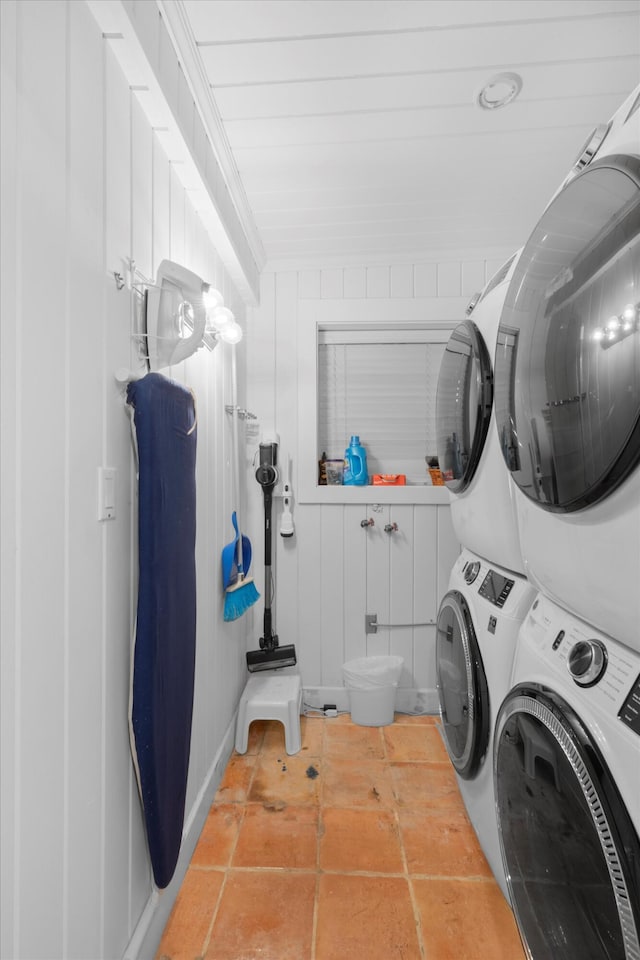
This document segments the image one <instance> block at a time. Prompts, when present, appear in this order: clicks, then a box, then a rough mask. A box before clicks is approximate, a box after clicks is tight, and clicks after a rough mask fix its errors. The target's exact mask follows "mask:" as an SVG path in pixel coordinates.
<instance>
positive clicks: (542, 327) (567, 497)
mask: <svg viewBox="0 0 640 960" xmlns="http://www.w3.org/2000/svg"><path fill="white" fill-rule="evenodd" d="M494 375H495V380H494V389H495V404H496V422H497V427H498V435H499V438H500V444H501V448H502V453H503V456H504V458H505V461H506V463H507V466H508V467H509V469H510V470H511V472H512V474H513V478H514V480H515V481H516V483H517V484H518V486H519V487H520V489H521V490H522V491H523V493H525V494H526V496H528V497H529V498H530V499H532V500H534V501H536V502H538V503H539V504H540V505H541V506H543V507H545V508H546V509H549V510H555V511H564V512H570V511H573V510H579V509H582V508H583V507H586V506H588V505H589V504H593V503H597V502H598V501H599V500H602V499H603V498H604V497H606V496H608V495H609V494H610V493H611V492H612V491H613V490H614V489H615V488H616V487H617V486H618V485H619V484H620V483H621V482H622V481H623V480H624V479H625V478H626V477H627V476H628V475H629V473H630V472H631V470H632V469H633V468H634V467H635V466H636V464H637V463H638V462H639V461H640V158H638V157H632V156H622V157H616V156H613V157H607V158H606V159H603V160H601V161H596V162H594V163H592V164H590V165H589V166H588V167H586V168H585V170H584V171H583V172H582V173H581V174H579V175H578V176H577V177H576V178H575V179H574V180H572V181H571V182H570V183H568V184H567V186H566V187H565V188H564V189H563V190H562V191H561V192H560V193H559V194H558V195H557V196H556V197H555V199H554V200H553V201H552V203H551V204H550V205H549V207H548V208H547V210H546V211H545V213H544V214H543V216H542V218H541V220H540V222H539V223H538V225H537V227H536V229H535V231H534V232H533V234H532V236H531V237H530V239H529V241H528V242H527V244H526V246H525V248H524V250H523V252H522V256H521V257H520V260H519V261H518V264H517V266H516V269H515V272H514V274H513V277H512V279H511V282H510V285H509V289H508V292H507V297H506V300H505V305H504V308H503V311H502V317H501V321H500V327H499V331H498V342H497V347H496V358H495V371H494Z"/></svg>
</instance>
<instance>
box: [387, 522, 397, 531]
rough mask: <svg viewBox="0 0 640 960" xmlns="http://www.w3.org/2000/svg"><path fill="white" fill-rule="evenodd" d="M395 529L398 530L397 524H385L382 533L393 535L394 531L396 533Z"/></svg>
mask: <svg viewBox="0 0 640 960" xmlns="http://www.w3.org/2000/svg"><path fill="white" fill-rule="evenodd" d="M397 529H398V524H397V523H385V525H384V532H385V533H395V531H396V530H397Z"/></svg>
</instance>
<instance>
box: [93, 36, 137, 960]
mask: <svg viewBox="0 0 640 960" xmlns="http://www.w3.org/2000/svg"><path fill="white" fill-rule="evenodd" d="M104 86H105V92H104V102H105V117H104V127H105V184H104V206H105V210H106V211H108V216H105V220H104V227H103V230H104V237H105V262H104V268H105V275H106V277H107V282H105V283H104V284H103V288H104V289H103V304H104V306H103V317H102V342H103V349H102V356H103V362H102V370H103V377H104V397H103V402H104V411H105V412H104V416H105V424H104V435H103V441H102V442H103V459H102V462H103V463H104V464H106V465H108V466H115V467H116V468H117V470H118V473H117V481H116V500H117V504H118V512H119V515H120V516H121V517H122V522H120V523H108V524H107V523H105V524H103V525H102V530H101V534H102V540H103V557H104V559H103V564H104V566H103V572H102V590H103V596H104V623H103V628H102V646H103V651H102V662H103V677H102V684H103V720H102V724H103V744H104V745H103V748H102V749H103V765H104V783H105V784H108V785H109V788H108V789H105V797H104V820H103V825H102V838H101V839H102V846H103V854H102V856H103V868H102V869H103V877H102V888H103V891H104V899H103V920H102V926H103V951H102V955H103V956H109V955H110V954H111V955H112V956H122V953H123V952H124V949H125V946H126V944H127V941H128V939H129V934H130V930H131V920H130V913H129V911H130V903H131V900H132V897H131V892H130V886H129V884H130V881H129V877H130V871H129V856H130V850H131V849H132V838H131V836H130V822H131V817H132V811H130V810H129V806H130V805H132V806H133V805H135V807H134V812H135V813H136V814H137V819H136V824H137V826H138V831H137V833H136V837H137V838H138V840H137V846H138V849H139V850H140V851H141V853H142V854H143V851H144V846H143V843H144V840H143V837H142V831H141V823H140V817H139V813H138V810H139V803H138V798H137V796H136V795H135V794H134V786H133V776H132V773H133V771H132V769H131V762H130V758H129V754H128V745H129V732H128V727H127V712H128V700H129V690H128V685H127V683H126V682H123V678H125V677H127V676H128V672H129V662H130V644H131V635H132V630H133V623H134V616H133V609H134V608H133V603H134V591H135V582H134V575H133V572H134V571H133V485H134V471H133V463H132V461H131V454H130V451H131V438H130V436H129V434H128V433H127V432H126V431H123V430H122V405H123V402H124V391H123V390H122V388H120V387H119V386H118V384H117V383H116V381H115V380H114V379H113V377H112V374H113V371H114V370H115V369H117V368H118V366H121V365H124V366H127V365H128V366H129V367H130V368H131V369H136V368H137V365H138V363H139V360H138V354H137V346H136V344H134V343H133V342H132V340H131V335H130V329H131V317H130V313H131V299H130V297H129V295H128V294H127V292H126V291H125V290H118V289H117V287H116V284H115V283H113V282H108V281H109V277H110V275H111V271H114V270H119V271H120V272H121V273H123V274H124V273H125V267H126V264H125V263H123V259H126V258H127V257H128V256H130V255H131V192H130V184H131V119H130V118H131V111H130V103H131V95H130V93H129V88H128V86H127V84H126V81H125V79H124V77H123V75H122V72H121V71H120V68H119V66H118V64H117V62H116V60H115V58H114V56H113V52H112V50H111V48H110V47H109V45H105V76H104ZM107 731H109V735H108V736H107ZM123 811H126V812H123ZM123 819H124V821H125V822H124V824H123ZM147 879H148V877H147ZM139 912H140V908H138V910H137V913H136V918H137V916H138V914H139Z"/></svg>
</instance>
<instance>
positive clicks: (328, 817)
mask: <svg viewBox="0 0 640 960" xmlns="http://www.w3.org/2000/svg"><path fill="white" fill-rule="evenodd" d="M320 869H321V870H334V871H342V872H345V873H348V872H350V871H354V870H363V871H367V872H370V873H403V872H404V861H403V859H402V847H401V845H400V836H399V833H398V824H397V821H396V817H395V814H394V813H393V812H392V811H390V810H341V809H335V808H333V807H325V808H323V811H322V821H321V838H320Z"/></svg>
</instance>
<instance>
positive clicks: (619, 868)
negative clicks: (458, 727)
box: [493, 594, 640, 960]
mask: <svg viewBox="0 0 640 960" xmlns="http://www.w3.org/2000/svg"><path fill="white" fill-rule="evenodd" d="M493 767H494V775H495V794H496V803H497V814H498V821H499V837H500V846H501V850H502V855H503V861H504V868H505V873H506V876H507V885H508V889H509V896H510V899H511V903H512V906H513V910H514V913H515V916H516V920H517V922H518V926H519V928H520V934H521V937H522V940H523V942H524V943H525V946H526V949H527V951H528V955H529V957H531V958H534V960H543V958H549V960H551V958H552V960H578V958H580V960H582V958H589V960H638V958H640V839H639V836H638V834H639V832H640V654H639V653H638V652H637V651H636V650H631V649H629V648H628V647H624V646H623V645H622V644H620V643H617V642H615V641H614V640H611V639H610V638H609V637H608V636H605V635H604V634H603V633H600V632H598V631H595V630H593V629H592V628H591V627H590V626H588V625H587V624H585V623H584V622H583V621H581V620H578V618H577V617H574V616H572V615H571V614H569V613H567V612H566V611H564V610H563V609H562V608H561V607H559V606H558V605H557V604H554V603H553V602H552V601H550V600H549V599H547V598H546V597H544V596H543V595H542V594H540V595H539V596H538V597H537V599H536V600H535V601H534V603H533V605H532V607H531V610H530V612H529V613H528V615H527V617H526V619H525V622H524V624H523V626H522V629H521V631H520V636H519V638H518V645H517V650H516V656H515V660H514V664H513V673H512V688H511V690H510V692H509V694H508V695H507V697H506V698H505V700H504V702H503V704H502V706H501V708H500V712H499V714H498V719H497V724H496V732H495V740H494V756H493Z"/></svg>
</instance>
